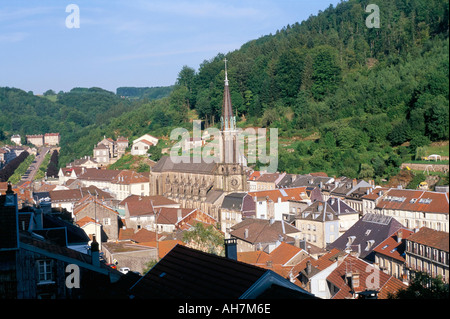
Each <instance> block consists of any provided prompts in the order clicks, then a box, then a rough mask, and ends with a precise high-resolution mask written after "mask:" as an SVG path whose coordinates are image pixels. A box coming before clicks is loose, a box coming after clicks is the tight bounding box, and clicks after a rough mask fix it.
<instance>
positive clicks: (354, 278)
mask: <svg viewBox="0 0 450 319" xmlns="http://www.w3.org/2000/svg"><path fill="white" fill-rule="evenodd" d="M347 278H348V280H349V283H348V285H349V286H350V288H352V290H355V288H359V273H358V272H350V273H348V274H347Z"/></svg>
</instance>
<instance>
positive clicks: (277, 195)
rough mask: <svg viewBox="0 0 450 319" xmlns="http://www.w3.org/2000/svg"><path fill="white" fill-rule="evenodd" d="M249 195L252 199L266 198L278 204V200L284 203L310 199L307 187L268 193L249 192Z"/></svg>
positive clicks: (276, 190)
mask: <svg viewBox="0 0 450 319" xmlns="http://www.w3.org/2000/svg"><path fill="white" fill-rule="evenodd" d="M248 194H249V195H250V196H252V197H257V198H260V197H266V198H269V199H270V200H271V201H273V202H277V201H278V199H280V200H281V201H282V202H287V201H290V200H294V201H301V200H307V199H309V198H308V195H307V193H306V187H294V188H284V189H273V190H266V191H257V192H249V193H248Z"/></svg>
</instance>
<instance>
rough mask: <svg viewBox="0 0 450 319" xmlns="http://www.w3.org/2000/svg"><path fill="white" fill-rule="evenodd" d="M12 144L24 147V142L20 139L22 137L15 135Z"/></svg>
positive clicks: (12, 137)
mask: <svg viewBox="0 0 450 319" xmlns="http://www.w3.org/2000/svg"><path fill="white" fill-rule="evenodd" d="M11 142H13V143H15V144H16V145H19V146H20V145H22V140H21V138H20V135H18V134H15V135H13V136H11Z"/></svg>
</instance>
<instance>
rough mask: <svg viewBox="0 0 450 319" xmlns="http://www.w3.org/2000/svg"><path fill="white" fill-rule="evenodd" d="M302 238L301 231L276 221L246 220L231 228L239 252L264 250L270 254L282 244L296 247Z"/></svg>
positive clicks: (283, 222) (231, 234)
mask: <svg viewBox="0 0 450 319" xmlns="http://www.w3.org/2000/svg"><path fill="white" fill-rule="evenodd" d="M301 236H302V233H301V230H300V229H298V228H296V227H294V226H292V225H290V224H288V223H286V222H285V221H279V220H274V219H270V220H269V219H257V218H249V219H245V220H243V221H242V222H240V223H239V224H236V225H234V226H232V227H231V232H230V238H235V239H236V240H237V251H238V252H246V251H257V250H263V251H265V252H267V253H270V252H271V251H272V250H274V249H275V248H277V247H278V246H279V245H280V244H281V243H282V242H286V243H290V244H292V245H294V244H295V243H296V241H298V240H300V238H301Z"/></svg>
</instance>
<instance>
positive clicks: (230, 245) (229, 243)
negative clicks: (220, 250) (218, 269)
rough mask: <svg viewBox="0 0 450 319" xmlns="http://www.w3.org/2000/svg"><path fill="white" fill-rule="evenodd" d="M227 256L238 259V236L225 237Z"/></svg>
mask: <svg viewBox="0 0 450 319" xmlns="http://www.w3.org/2000/svg"><path fill="white" fill-rule="evenodd" d="M225 257H226V258H228V259H232V260H237V240H236V238H230V239H225Z"/></svg>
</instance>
